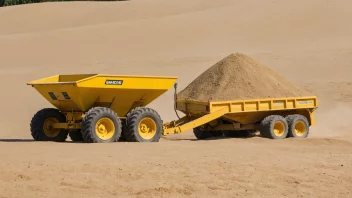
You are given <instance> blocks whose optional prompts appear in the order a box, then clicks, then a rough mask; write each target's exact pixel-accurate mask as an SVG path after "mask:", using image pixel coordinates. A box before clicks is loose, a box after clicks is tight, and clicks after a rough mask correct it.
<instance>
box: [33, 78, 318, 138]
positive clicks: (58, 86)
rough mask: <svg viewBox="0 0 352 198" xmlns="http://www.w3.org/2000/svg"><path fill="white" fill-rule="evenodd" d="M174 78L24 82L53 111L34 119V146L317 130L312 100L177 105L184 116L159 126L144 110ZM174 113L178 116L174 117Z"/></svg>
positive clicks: (288, 134)
mask: <svg viewBox="0 0 352 198" xmlns="http://www.w3.org/2000/svg"><path fill="white" fill-rule="evenodd" d="M176 80H177V78H176V77H165V76H126V75H104V74H77V75H56V76H51V77H48V78H43V79H39V80H35V81H32V82H29V83H27V84H28V85H31V86H33V87H34V88H35V89H36V90H37V91H38V92H39V93H40V94H41V95H42V96H43V97H44V98H45V99H46V100H48V101H49V102H50V103H51V104H52V105H53V106H54V107H55V108H44V109H42V110H40V111H38V112H37V113H36V114H35V115H34V116H33V118H32V120H31V124H30V129H31V134H32V137H33V138H34V139H35V140H37V141H59V142H62V141H65V140H66V139H67V136H70V137H71V139H72V140H73V141H84V142H88V143H93V142H94V143H106V142H117V141H119V140H127V141H131V142H157V141H159V139H160V137H161V135H169V134H177V133H182V132H185V131H188V130H191V129H193V132H194V134H195V136H196V137H197V138H198V139H206V138H209V137H213V136H223V135H225V136H237V135H238V134H244V133H249V132H251V131H254V130H259V131H260V132H261V134H262V136H264V137H267V138H272V139H282V138H286V137H297V138H302V137H307V135H308V132H309V127H310V126H314V125H315V117H314V110H315V109H316V108H317V107H318V104H317V98H316V97H315V96H309V97H296V98H274V99H253V100H238V101H217V102H202V101H191V100H177V98H176V84H175V110H178V111H181V112H183V113H184V114H185V116H184V117H182V118H180V119H178V120H176V121H172V122H168V123H163V121H162V120H161V118H160V116H159V114H158V113H157V112H156V111H155V110H153V109H151V108H148V107H146V106H147V105H148V104H149V103H150V102H152V101H153V100H155V99H156V98H158V97H159V96H160V95H162V94H163V93H165V92H166V91H167V90H169V89H170V88H171V87H172V85H174V83H175V81H176ZM176 113H177V112H176Z"/></svg>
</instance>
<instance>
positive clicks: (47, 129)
mask: <svg viewBox="0 0 352 198" xmlns="http://www.w3.org/2000/svg"><path fill="white" fill-rule="evenodd" d="M55 123H59V120H58V119H56V118H48V119H46V120H45V121H44V125H43V131H44V133H45V135H46V136H48V137H56V136H57V135H58V134H59V133H60V129H54V128H53V124H55Z"/></svg>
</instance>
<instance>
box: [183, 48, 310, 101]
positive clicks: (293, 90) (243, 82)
mask: <svg viewBox="0 0 352 198" xmlns="http://www.w3.org/2000/svg"><path fill="white" fill-rule="evenodd" d="M310 95H311V94H310V93H309V92H308V91H307V90H305V89H303V88H300V87H298V86H296V85H294V84H292V83H291V82H289V81H287V80H285V79H284V78H283V77H282V76H280V75H278V74H277V73H275V72H274V71H272V70H271V69H269V68H267V67H266V66H264V65H262V64H261V63H259V62H257V61H255V60H253V59H252V58H250V57H248V56H246V55H244V54H241V53H234V54H231V55H229V56H227V57H225V58H224V59H222V60H221V61H219V62H218V63H216V64H215V65H213V66H212V67H210V68H209V69H208V70H206V71H205V72H203V73H202V74H201V75H200V76H198V77H197V78H196V79H195V80H194V81H193V82H191V83H190V84H189V85H188V86H187V87H186V88H185V89H184V90H182V91H180V92H179V93H178V94H177V96H178V99H189V100H201V101H223V100H240V99H258V98H279V97H299V96H310Z"/></svg>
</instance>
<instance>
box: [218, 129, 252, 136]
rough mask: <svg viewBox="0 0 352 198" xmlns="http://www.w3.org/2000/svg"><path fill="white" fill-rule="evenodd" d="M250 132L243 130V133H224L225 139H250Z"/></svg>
mask: <svg viewBox="0 0 352 198" xmlns="http://www.w3.org/2000/svg"><path fill="white" fill-rule="evenodd" d="M250 134H251V133H250V131H249V130H242V131H224V135H225V137H239V138H241V137H249V136H250Z"/></svg>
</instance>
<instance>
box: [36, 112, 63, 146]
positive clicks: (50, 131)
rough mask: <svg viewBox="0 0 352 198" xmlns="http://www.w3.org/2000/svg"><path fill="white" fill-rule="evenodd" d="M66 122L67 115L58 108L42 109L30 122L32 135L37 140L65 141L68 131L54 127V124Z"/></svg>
mask: <svg viewBox="0 0 352 198" xmlns="http://www.w3.org/2000/svg"><path fill="white" fill-rule="evenodd" d="M64 122H66V116H65V115H64V114H62V113H61V112H60V111H59V110H58V109H54V108H45V109H42V110H40V111H38V112H37V113H36V114H35V115H34V116H33V118H32V121H31V124H30V128H31V134H32V137H33V138H34V140H36V141H55V142H64V141H65V140H66V138H67V135H68V131H67V130H64V129H54V128H52V124H54V123H64Z"/></svg>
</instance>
